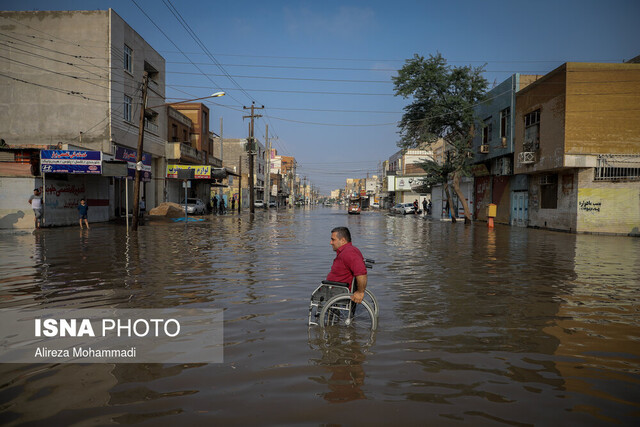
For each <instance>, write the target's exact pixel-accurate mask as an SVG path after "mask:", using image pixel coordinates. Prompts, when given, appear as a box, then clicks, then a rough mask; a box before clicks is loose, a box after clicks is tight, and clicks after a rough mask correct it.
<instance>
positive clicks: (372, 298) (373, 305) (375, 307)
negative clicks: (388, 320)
mask: <svg viewBox="0 0 640 427" xmlns="http://www.w3.org/2000/svg"><path fill="white" fill-rule="evenodd" d="M364 299H365V301H367V302H368V303H369V306H370V307H371V308H372V309H373V314H375V315H376V319H377V318H378V311H379V309H378V300H377V299H376V297H375V296H374V295H373V294H372V293H371V292H369V289H365V291H364Z"/></svg>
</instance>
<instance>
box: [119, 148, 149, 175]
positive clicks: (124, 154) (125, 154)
mask: <svg viewBox="0 0 640 427" xmlns="http://www.w3.org/2000/svg"><path fill="white" fill-rule="evenodd" d="M116 160H124V161H125V162H127V169H128V176H129V179H133V178H134V177H135V176H136V163H137V162H138V150H133V149H131V148H124V147H117V148H116ZM140 174H141V175H140V177H141V178H142V180H143V181H144V182H149V181H151V154H149V153H142V170H141V171H140Z"/></svg>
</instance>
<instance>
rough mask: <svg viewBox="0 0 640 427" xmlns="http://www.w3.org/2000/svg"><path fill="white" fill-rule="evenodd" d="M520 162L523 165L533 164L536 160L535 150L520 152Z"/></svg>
mask: <svg viewBox="0 0 640 427" xmlns="http://www.w3.org/2000/svg"><path fill="white" fill-rule="evenodd" d="M518 162H519V163H520V164H523V165H530V164H533V163H535V162H536V153H535V152H533V151H523V152H522V153H518Z"/></svg>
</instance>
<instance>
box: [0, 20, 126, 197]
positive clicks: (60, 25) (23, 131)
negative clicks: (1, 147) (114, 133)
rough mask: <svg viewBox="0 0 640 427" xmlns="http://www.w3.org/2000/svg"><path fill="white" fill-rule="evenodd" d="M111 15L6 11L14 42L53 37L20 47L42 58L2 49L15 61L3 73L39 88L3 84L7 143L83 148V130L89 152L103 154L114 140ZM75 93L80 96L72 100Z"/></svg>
mask: <svg viewBox="0 0 640 427" xmlns="http://www.w3.org/2000/svg"><path fill="white" fill-rule="evenodd" d="M108 15H109V13H108V11H78V12H65V11H59V12H0V26H2V28H3V31H7V32H11V34H12V36H13V37H16V38H18V39H21V40H25V41H26V42H29V43H33V41H34V39H33V38H32V36H38V35H41V34H42V33H40V32H43V33H46V34H48V35H49V36H47V37H45V38H40V37H39V38H38V39H35V40H37V44H38V45H39V47H40V48H38V47H30V46H29V45H28V44H19V46H20V49H23V50H28V51H30V52H33V53H35V54H38V55H41V56H34V55H30V54H28V53H24V52H21V51H19V50H18V49H10V48H9V47H6V46H0V55H2V56H5V57H7V58H9V60H2V61H0V70H1V72H2V73H3V74H7V75H9V76H14V77H17V78H20V79H21V80H24V81H27V82H31V83H34V84H27V83H22V82H18V81H15V80H9V79H6V78H3V79H0V85H1V86H0V116H1V117H2V120H1V121H0V136H1V137H2V138H3V139H4V140H5V141H6V142H7V144H10V145H14V144H15V145H17V144H56V143H57V142H58V141H73V142H76V143H79V138H80V132H81V131H84V135H83V136H82V142H83V145H84V146H85V147H87V148H91V149H93V150H101V149H102V146H103V143H104V142H105V141H109V136H110V135H109V121H108V120H106V118H107V117H108V114H109V101H110V92H109V73H108V71H109V66H110V64H109V49H108V41H109V39H108V37H109V25H108V23H109V21H108ZM70 40H73V41H74V43H71V42H69V41H70ZM75 43H79V44H80V47H78V46H76V45H75ZM43 52H44V53H43ZM74 55H82V56H83V57H86V59H85V58H83V59H80V58H74V57H73V56H74ZM45 57H46V58H45ZM48 58H51V59H48ZM18 61H19V62H23V63H27V64H31V65H32V66H31V67H30V66H26V65H22V64H20V63H18ZM67 63H71V64H72V65H68V64H67ZM72 76H76V77H78V78H73V77H72ZM90 79H91V80H90ZM35 84H38V85H41V86H36V85H35ZM43 86H44V87H43ZM71 91H74V92H78V93H79V95H76V96H74V95H67V93H68V92H71ZM80 94H81V95H80ZM83 96H86V97H87V98H89V99H85V98H83ZM120 99H122V95H120ZM32 190H33V189H32Z"/></svg>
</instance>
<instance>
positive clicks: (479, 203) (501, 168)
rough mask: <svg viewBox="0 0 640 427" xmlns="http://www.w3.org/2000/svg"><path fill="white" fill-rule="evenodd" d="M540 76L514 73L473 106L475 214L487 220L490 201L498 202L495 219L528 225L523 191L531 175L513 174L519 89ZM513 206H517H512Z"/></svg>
mask: <svg viewBox="0 0 640 427" xmlns="http://www.w3.org/2000/svg"><path fill="white" fill-rule="evenodd" d="M538 78H540V76H535V75H521V74H514V75H512V76H511V77H509V78H508V79H506V80H505V81H503V82H502V83H500V84H499V85H497V86H496V87H494V88H493V89H492V90H490V91H489V92H488V93H487V99H486V100H485V101H484V102H483V103H481V104H479V105H477V106H476V107H475V109H474V112H475V114H476V117H478V118H479V119H480V121H478V122H476V124H475V133H474V138H473V152H474V163H475V164H474V165H473V166H472V172H473V175H474V177H475V183H474V202H475V203H474V210H473V213H472V214H473V217H474V218H476V219H481V220H486V219H487V216H486V208H487V206H488V204H490V203H493V204H495V205H497V216H496V218H495V221H496V222H499V223H505V224H510V223H511V224H514V225H521V226H526V225H527V224H526V221H525V220H524V219H523V217H524V216H525V215H526V206H524V205H523V203H522V198H523V196H522V195H523V193H524V192H526V191H527V188H528V175H514V174H513V153H514V151H515V138H514V133H513V129H514V125H515V114H514V113H515V105H516V93H517V92H518V91H519V90H521V89H522V88H524V87H525V86H527V85H529V84H531V83H532V82H534V81H536V80H537V79H538ZM512 206H517V207H518V208H517V209H515V210H512Z"/></svg>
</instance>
